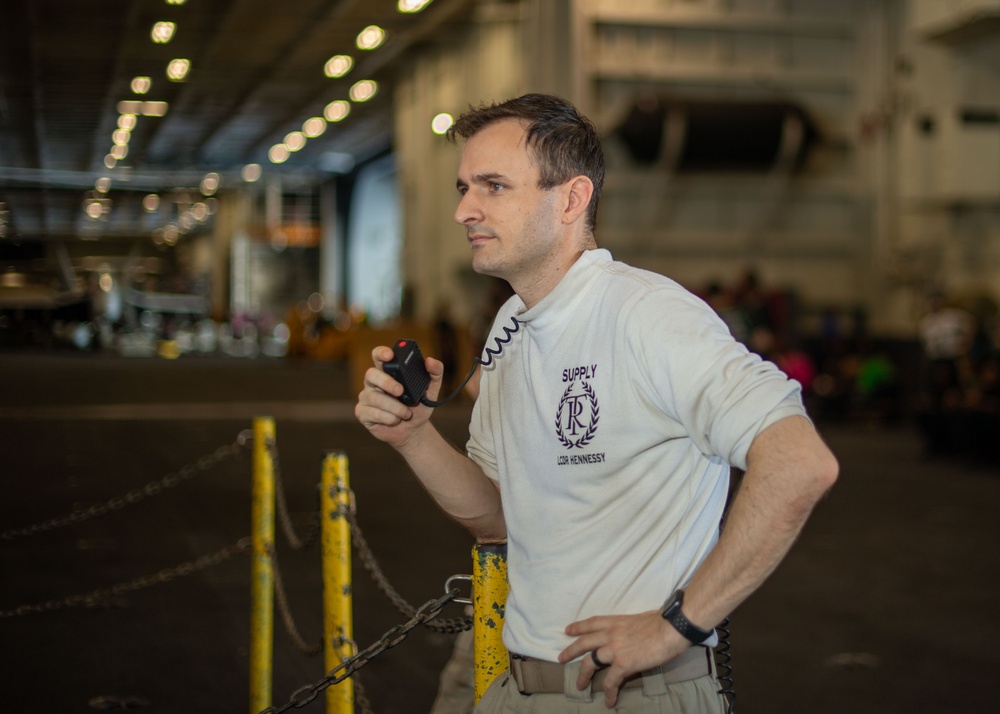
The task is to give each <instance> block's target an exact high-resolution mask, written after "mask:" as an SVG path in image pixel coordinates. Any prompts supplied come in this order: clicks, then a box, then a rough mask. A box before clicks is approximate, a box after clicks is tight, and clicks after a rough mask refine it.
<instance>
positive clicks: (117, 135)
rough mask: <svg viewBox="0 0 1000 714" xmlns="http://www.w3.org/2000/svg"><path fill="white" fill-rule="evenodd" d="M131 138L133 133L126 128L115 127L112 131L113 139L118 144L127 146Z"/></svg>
mask: <svg viewBox="0 0 1000 714" xmlns="http://www.w3.org/2000/svg"><path fill="white" fill-rule="evenodd" d="M131 138H132V133H131V132H128V131H125V130H124V129H115V130H114V131H113V132H111V141H112V142H114V144H115V145H116V146H125V144H127V143H128V140H129V139H131Z"/></svg>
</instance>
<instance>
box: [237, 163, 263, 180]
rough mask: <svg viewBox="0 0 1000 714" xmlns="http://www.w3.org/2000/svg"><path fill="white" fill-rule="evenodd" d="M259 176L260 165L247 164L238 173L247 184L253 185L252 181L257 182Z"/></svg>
mask: <svg viewBox="0 0 1000 714" xmlns="http://www.w3.org/2000/svg"><path fill="white" fill-rule="evenodd" d="M260 175H261V170H260V164H247V165H246V166H244V167H243V170H242V171H241V172H240V176H241V177H242V178H243V180H244V181H246V182H247V183H253V182H254V181H257V180H259V179H260Z"/></svg>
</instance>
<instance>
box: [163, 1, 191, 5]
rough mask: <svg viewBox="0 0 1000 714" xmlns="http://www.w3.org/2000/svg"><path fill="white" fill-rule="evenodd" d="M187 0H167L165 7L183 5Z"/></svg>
mask: <svg viewBox="0 0 1000 714" xmlns="http://www.w3.org/2000/svg"><path fill="white" fill-rule="evenodd" d="M186 2H187V0H167V5H183V4H184V3H186Z"/></svg>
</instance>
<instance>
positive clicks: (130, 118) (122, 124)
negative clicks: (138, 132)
mask: <svg viewBox="0 0 1000 714" xmlns="http://www.w3.org/2000/svg"><path fill="white" fill-rule="evenodd" d="M136 121H137V120H136V117H135V114H122V115H121V116H120V117H118V128H119V129H124V130H125V131H132V130H133V129H135V124H136Z"/></svg>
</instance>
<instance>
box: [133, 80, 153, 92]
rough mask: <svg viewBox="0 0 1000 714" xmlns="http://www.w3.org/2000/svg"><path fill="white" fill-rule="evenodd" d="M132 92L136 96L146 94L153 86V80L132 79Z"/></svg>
mask: <svg viewBox="0 0 1000 714" xmlns="http://www.w3.org/2000/svg"><path fill="white" fill-rule="evenodd" d="M130 86H131V87H132V92H133V93H135V94H145V93H146V92H148V91H149V88H150V87H152V86H153V80H152V79H150V78H149V77H132V82H131V85H130Z"/></svg>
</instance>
